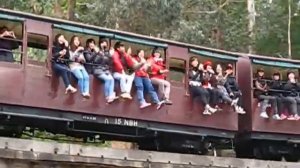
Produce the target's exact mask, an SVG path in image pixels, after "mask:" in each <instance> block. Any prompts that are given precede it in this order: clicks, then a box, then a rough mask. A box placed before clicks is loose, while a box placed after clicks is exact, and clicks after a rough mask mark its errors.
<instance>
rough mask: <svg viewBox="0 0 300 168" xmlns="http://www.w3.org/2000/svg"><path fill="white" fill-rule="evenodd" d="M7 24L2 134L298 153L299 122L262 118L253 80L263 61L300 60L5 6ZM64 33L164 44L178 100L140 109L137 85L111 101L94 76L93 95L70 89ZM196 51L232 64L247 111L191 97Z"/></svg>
mask: <svg viewBox="0 0 300 168" xmlns="http://www.w3.org/2000/svg"><path fill="white" fill-rule="evenodd" d="M0 26H7V27H8V28H9V29H10V30H13V31H14V32H16V39H9V40H10V41H13V42H14V43H17V44H18V45H19V48H15V49H14V50H13V53H14V59H15V62H14V63H11V62H0V74H1V75H0V79H1V82H0V121H1V122H0V135H6V136H20V135H21V134H22V132H23V131H24V129H25V128H27V127H30V128H38V129H41V130H46V131H49V132H53V133H61V134H66V135H69V136H73V137H80V138H100V139H102V140H123V141H130V142H137V143H138V145H139V148H140V149H148V150H161V151H170V152H184V153H186V152H187V153H198V154H206V153H207V150H208V147H209V146H212V147H216V148H218V147H225V148H232V147H233V145H234V147H235V150H236V154H237V156H238V157H257V158H262V159H273V160H274V159H275V160H276V159H278V158H279V156H286V159H287V160H291V161H295V160H297V159H299V157H298V156H299V151H300V149H299V147H297V145H298V143H299V138H300V136H299V135H300V133H299V132H298V131H297V129H295V128H296V127H297V125H298V124H299V121H286V120H285V121H274V120H272V119H263V118H261V117H259V112H258V101H257V100H256V99H255V98H254V97H253V89H254V88H253V85H252V84H253V79H254V76H253V72H254V71H255V70H256V68H257V67H259V66H265V67H268V68H269V69H271V71H272V69H273V68H274V67H278V68H282V69H286V68H292V69H293V70H295V71H297V73H298V69H299V67H300V62H299V61H292V60H286V59H276V58H269V57H262V56H256V55H249V54H243V53H234V52H227V51H223V50H217V49H212V48H206V47H202V46H196V45H191V44H186V43H180V42H175V41H169V40H164V39H158V38H153V37H147V36H142V35H137V34H134V33H128V32H122V31H118V30H111V29H106V28H100V27H96V26H91V25H85V24H81V23H75V22H70V21H65V20H60V19H53V18H49V17H43V16H37V15H32V14H27V13H23V12H16V11H11V10H6V9H0ZM58 33H62V34H64V35H65V36H66V37H67V39H68V40H69V39H70V38H71V36H73V35H78V36H80V37H81V38H82V41H85V40H86V39H88V38H94V39H95V40H96V41H97V43H98V41H99V40H100V37H101V38H103V37H105V38H107V39H109V44H110V46H112V45H113V44H114V43H115V42H116V41H124V42H125V43H126V46H131V47H133V48H143V49H145V51H148V50H151V49H153V48H154V47H156V48H159V50H160V51H161V53H163V55H164V59H165V62H166V66H167V68H168V69H169V70H170V73H169V74H168V77H167V80H168V81H169V82H170V83H171V98H170V99H171V100H172V101H173V105H171V106H163V107H162V108H161V109H160V110H156V108H155V107H149V108H147V109H140V108H139V106H138V103H137V102H138V101H137V97H136V94H135V90H134V89H133V90H132V93H133V94H132V95H133V100H131V101H130V100H123V99H121V100H118V101H116V102H114V103H112V104H106V103H105V98H104V95H103V89H102V87H103V84H102V83H101V82H100V81H98V80H97V79H95V78H94V77H93V75H90V88H91V98H90V99H88V100H83V99H82V97H81V96H80V94H79V93H76V94H68V95H66V94H64V88H63V84H62V81H60V79H58V78H57V76H56V75H55V74H54V73H53V72H52V69H51V57H52V53H51V52H52V50H51V49H52V47H53V46H52V45H53V44H52V43H53V40H54V36H55V35H56V34H58ZM0 40H6V41H7V40H8V39H5V38H0ZM0 52H1V50H0ZM192 57H196V58H198V59H199V61H200V62H204V61H206V60H210V61H212V62H213V64H214V65H216V64H220V65H222V66H224V65H226V64H232V65H233V69H234V71H235V76H236V79H237V81H238V84H239V86H240V89H241V92H242V97H241V98H242V100H243V102H244V103H243V108H244V109H245V111H246V112H247V113H246V114H245V115H238V114H237V113H235V112H233V110H232V108H231V107H230V106H229V105H224V104H221V105H220V106H221V107H222V109H223V111H221V112H217V113H215V114H213V115H211V116H205V115H203V114H202V111H203V108H204V107H202V106H201V105H200V104H199V103H198V102H197V101H195V100H192V98H191V96H190V95H189V87H188V70H189V69H190V67H189V61H190V59H191V58H192ZM75 83H76V81H73V84H75ZM115 90H116V91H117V92H118V91H119V90H120V89H119V88H118V87H116V88H115ZM233 142H234V144H233ZM293 156H296V157H293Z"/></svg>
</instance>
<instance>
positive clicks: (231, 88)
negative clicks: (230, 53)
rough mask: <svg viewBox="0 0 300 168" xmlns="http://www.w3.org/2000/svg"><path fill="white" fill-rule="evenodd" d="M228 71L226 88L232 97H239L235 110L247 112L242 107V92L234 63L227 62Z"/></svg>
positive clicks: (242, 112) (241, 112) (240, 112)
mask: <svg viewBox="0 0 300 168" xmlns="http://www.w3.org/2000/svg"><path fill="white" fill-rule="evenodd" d="M226 73H227V74H228V76H227V80H226V82H225V85H224V86H225V88H226V90H227V92H228V93H229V96H230V97H231V98H232V99H236V98H238V99H239V100H238V103H237V105H238V106H236V108H235V112H236V113H239V114H245V113H246V112H245V110H244V109H243V108H242V92H241V90H240V88H239V86H238V84H237V82H236V79H235V76H234V74H233V65H232V64H227V66H226Z"/></svg>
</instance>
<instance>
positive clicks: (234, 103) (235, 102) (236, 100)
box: [231, 98, 239, 106]
mask: <svg viewBox="0 0 300 168" xmlns="http://www.w3.org/2000/svg"><path fill="white" fill-rule="evenodd" d="M238 101H239V98H236V99H234V100H232V102H231V106H234V105H237V103H238Z"/></svg>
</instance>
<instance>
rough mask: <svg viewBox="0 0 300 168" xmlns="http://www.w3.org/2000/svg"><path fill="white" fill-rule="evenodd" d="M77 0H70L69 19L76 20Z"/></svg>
mask: <svg viewBox="0 0 300 168" xmlns="http://www.w3.org/2000/svg"><path fill="white" fill-rule="evenodd" d="M75 7H76V0H68V19H69V20H75Z"/></svg>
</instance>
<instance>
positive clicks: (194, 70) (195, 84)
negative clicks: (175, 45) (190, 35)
mask: <svg viewBox="0 0 300 168" xmlns="http://www.w3.org/2000/svg"><path fill="white" fill-rule="evenodd" d="M202 68H203V67H202V66H201V64H199V62H198V59H197V58H196V57H192V58H191V59H190V70H189V90H190V94H191V96H192V98H193V99H195V98H197V97H199V98H200V100H201V103H202V104H203V105H204V111H203V114H204V115H211V114H212V113H215V112H216V111H217V109H215V108H212V107H210V105H209V98H210V95H209V92H208V91H207V90H206V89H205V88H203V87H202V82H203V71H202V70H203V69H202Z"/></svg>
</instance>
